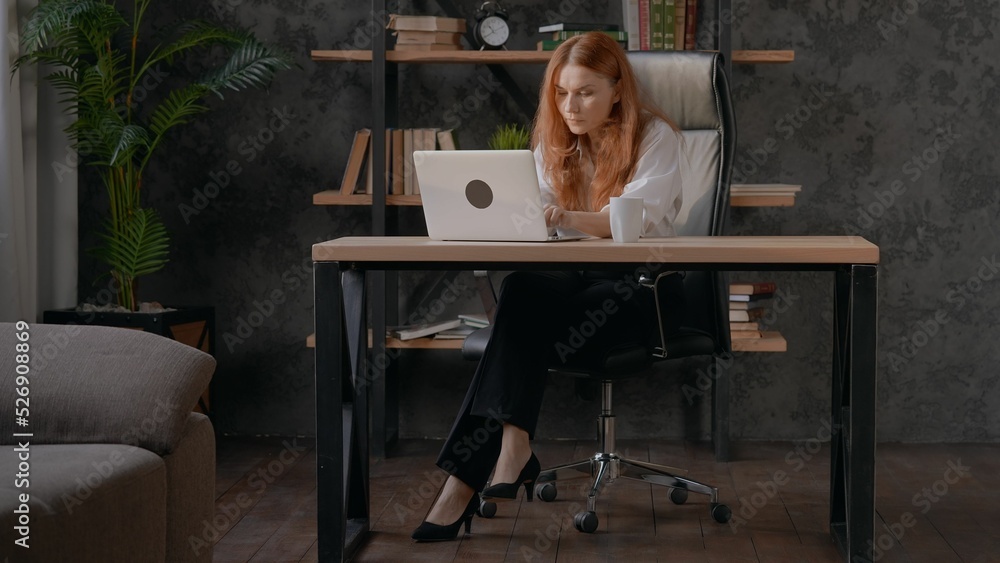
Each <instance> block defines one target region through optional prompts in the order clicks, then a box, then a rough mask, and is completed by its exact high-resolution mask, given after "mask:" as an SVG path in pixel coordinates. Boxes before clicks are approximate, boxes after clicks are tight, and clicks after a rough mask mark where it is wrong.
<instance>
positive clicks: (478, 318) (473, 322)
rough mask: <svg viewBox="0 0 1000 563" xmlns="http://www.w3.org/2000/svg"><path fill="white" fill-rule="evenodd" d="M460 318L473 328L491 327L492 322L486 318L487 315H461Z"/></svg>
mask: <svg viewBox="0 0 1000 563" xmlns="http://www.w3.org/2000/svg"><path fill="white" fill-rule="evenodd" d="M458 318H459V319H460V320H461V321H462V322H463V323H465V324H467V325H469V326H471V327H475V328H484V327H488V326H490V320H489V319H488V318H487V317H486V313H476V314H469V315H459V316H458Z"/></svg>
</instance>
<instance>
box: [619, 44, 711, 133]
mask: <svg viewBox="0 0 1000 563" xmlns="http://www.w3.org/2000/svg"><path fill="white" fill-rule="evenodd" d="M628 60H629V63H631V64H632V68H633V69H634V70H635V74H636V78H637V79H638V80H639V83H640V84H641V85H642V87H643V89H644V90H645V93H646V94H647V95H648V97H649V100H650V101H651V102H653V103H654V104H657V105H659V106H660V109H662V110H663V111H664V112H665V113H666V114H667V116H668V117H670V119H673V120H674V122H675V123H677V126H678V127H680V128H681V129H682V130H685V131H690V130H697V129H714V130H719V129H720V128H721V127H722V123H721V115H720V114H721V111H720V108H719V106H718V103H717V101H716V100H717V99H718V96H717V92H716V89H717V87H718V84H717V75H718V73H719V72H720V71H721V66H720V63H719V55H718V54H717V53H704V52H698V51H676V52H666V53H664V52H651V51H645V52H644V51H630V52H629V53H628Z"/></svg>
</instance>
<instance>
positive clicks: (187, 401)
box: [0, 323, 215, 455]
mask: <svg viewBox="0 0 1000 563" xmlns="http://www.w3.org/2000/svg"><path fill="white" fill-rule="evenodd" d="M22 332H25V331H18V330H16V328H15V326H14V324H11V323H0V350H8V351H12V350H15V349H16V348H15V346H16V344H18V343H19V341H18V340H17V339H16V336H15V335H16V334H17V333H22ZM26 332H27V333H28V335H29V339H28V344H29V345H30V351H29V354H30V356H31V363H30V364H29V365H30V368H31V369H30V373H29V380H30V383H29V385H28V386H26V387H27V389H28V391H29V396H28V398H29V399H30V404H29V407H30V408H29V411H30V416H29V417H28V420H29V427H27V428H22V427H19V426H15V417H14V416H4V417H0V444H13V443H14V441H13V440H14V439H15V438H13V437H12V434H14V433H15V432H32V433H33V434H34V436H33V437H32V444H71V443H77V444H79V443H113V444H129V445H133V446H139V447H141V448H145V449H147V450H150V451H152V452H154V453H157V454H160V455H163V454H166V453H169V452H170V451H171V450H172V449H173V447H174V445H175V444H176V443H177V440H178V439H179V438H180V436H181V433H182V432H183V428H184V424H185V422H186V420H187V415H188V413H189V412H191V409H192V408H193V407H194V405H195V403H196V401H197V400H198V397H199V396H200V395H201V393H202V391H204V389H205V387H206V386H207V385H208V382H209V380H210V379H211V377H212V372H213V371H214V370H215V360H214V359H213V358H212V357H211V356H209V355H208V354H206V353H204V352H202V351H200V350H197V349H195V348H192V347H191V346H186V345H184V344H180V343H178V342H175V341H173V340H170V339H169V338H165V337H163V336H158V335H155V334H150V333H146V332H141V331H137V330H128V329H123V328H111V327H100V326H79V325H43V324H37V325H31V327H30V329H29V330H28V331H26ZM16 367H17V364H16V363H15V357H14V354H12V353H9V352H8V353H5V354H0V404H3V405H14V404H15V399H16V398H17V395H16V394H15V393H16V389H17V388H20V387H25V386H23V385H15V383H16V377H17V375H16V372H15V368H16Z"/></svg>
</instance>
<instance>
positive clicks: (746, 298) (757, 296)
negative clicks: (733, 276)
mask: <svg viewBox="0 0 1000 563" xmlns="http://www.w3.org/2000/svg"><path fill="white" fill-rule="evenodd" d="M772 297H774V294H773V293H754V294H747V293H730V294H729V300H730V301H743V302H745V303H753V302H754V301H763V300H765V299H770V298H772Z"/></svg>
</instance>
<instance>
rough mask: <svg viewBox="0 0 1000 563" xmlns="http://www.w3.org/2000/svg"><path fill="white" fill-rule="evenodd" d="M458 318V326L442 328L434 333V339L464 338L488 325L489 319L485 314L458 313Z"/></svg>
mask: <svg viewBox="0 0 1000 563" xmlns="http://www.w3.org/2000/svg"><path fill="white" fill-rule="evenodd" d="M458 320H459V322H460V323H461V324H460V325H459V326H457V327H455V328H451V329H448V330H443V331H441V332H439V333H437V334H435V335H434V338H435V339H436V340H456V339H463V340H464V339H465V337H466V336H469V335H470V334H472V333H473V332H476V331H477V330H479V329H481V328H486V327H488V326H490V321H489V320H488V319H487V318H486V315H485V314H478V315H477V314H469V315H459V316H458Z"/></svg>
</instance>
